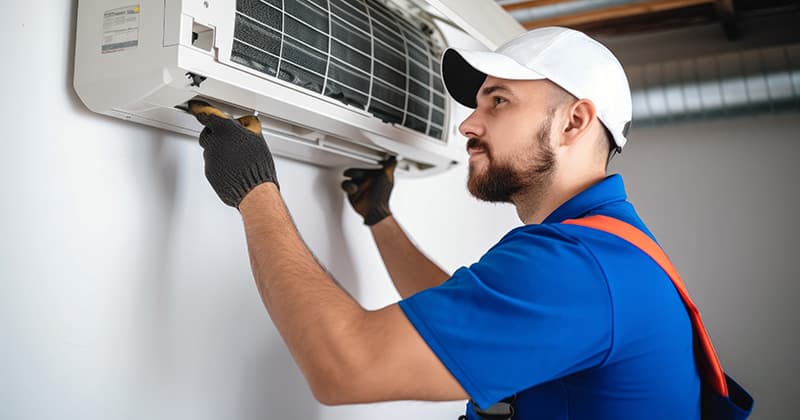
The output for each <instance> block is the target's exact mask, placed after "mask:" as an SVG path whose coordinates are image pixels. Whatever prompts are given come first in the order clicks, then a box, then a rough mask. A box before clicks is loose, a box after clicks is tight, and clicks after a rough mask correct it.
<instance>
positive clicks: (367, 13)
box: [75, 0, 521, 174]
mask: <svg viewBox="0 0 800 420" xmlns="http://www.w3.org/2000/svg"><path fill="white" fill-rule="evenodd" d="M430 6H434V7H435V8H436V10H437V12H436V13H432V11H433V9H432V8H431V7H430ZM464 8H466V9H464ZM434 15H439V16H441V17H444V19H445V20H447V21H448V22H450V23H451V24H455V25H457V26H458V27H460V28H462V29H463V30H465V31H467V32H468V33H469V34H471V35H473V36H474V37H476V38H477V39H479V40H481V41H483V42H484V43H485V44H487V46H488V47H494V46H496V45H498V44H500V43H501V42H503V41H505V40H506V39H508V38H510V37H512V36H514V35H515V34H516V33H518V32H520V31H521V28H520V27H519V25H518V24H517V23H516V22H515V21H514V20H513V18H511V17H510V16H509V15H508V14H507V13H505V12H504V11H503V10H502V9H501V8H500V7H499V6H497V5H496V4H495V3H494V2H493V1H491V0H482V1H454V0H428V1H426V0H413V1H409V0H397V1H377V0H79V2H78V24H77V28H78V29H77V39H76V59H75V89H76V91H77V92H78V95H79V96H80V98H81V99H82V100H83V102H84V103H85V104H86V106H87V107H89V109H91V110H92V111H95V112H98V113H101V114H105V115H110V116H113V117H117V118H122V119H126V120H131V121H135V122H139V123H143V124H147V125H151V126H156V127H161V128H164V129H167V130H172V131H176V132H180V133H185V134H189V135H192V136H197V135H198V134H199V133H200V131H201V129H202V127H201V126H200V124H199V123H198V122H197V121H196V120H195V119H194V118H193V117H192V116H191V115H189V114H188V113H187V112H185V105H186V102H187V101H189V100H190V99H195V98H197V99H202V100H205V101H207V102H210V103H212V104H214V105H216V106H218V107H219V108H221V109H222V110H224V111H227V112H228V113H230V114H231V115H234V116H240V115H244V114H253V113H255V114H257V115H259V118H260V119H261V122H262V126H263V127H264V131H265V136H266V138H267V139H268V142H269V144H270V148H271V149H272V151H273V153H275V154H276V155H279V156H284V157H289V158H293V159H299V160H302V161H305V162H311V163H314V164H317V165H321V166H332V167H333V166H335V167H339V166H350V165H364V164H365V163H368V164H374V163H376V162H378V161H380V160H382V159H384V158H386V157H388V156H389V155H394V156H397V157H398V160H399V168H400V169H401V170H402V171H406V172H409V173H413V174H427V173H434V172H437V171H440V170H443V169H446V168H448V167H450V166H451V165H452V164H454V163H456V162H457V161H459V160H460V159H462V156H463V155H464V152H463V149H461V148H460V147H459V148H453V147H448V138H449V134H450V133H451V132H452V130H451V129H450V127H451V125H450V121H449V115H450V112H449V111H450V105H449V104H450V101H449V99H448V97H447V94H446V92H445V91H444V87H443V86H442V81H441V76H440V74H439V72H440V70H439V58H440V55H441V52H442V50H443V48H444V47H445V46H446V45H445V40H444V38H443V36H442V35H441V33H440V32H439V30H438V29H437V26H436V25H435V24H434V22H433V20H432V19H433V18H432V16H434Z"/></svg>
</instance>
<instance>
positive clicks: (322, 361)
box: [239, 183, 366, 390]
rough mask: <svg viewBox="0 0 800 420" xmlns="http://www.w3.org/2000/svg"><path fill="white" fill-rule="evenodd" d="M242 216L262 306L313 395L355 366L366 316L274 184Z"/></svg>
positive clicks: (260, 190)
mask: <svg viewBox="0 0 800 420" xmlns="http://www.w3.org/2000/svg"><path fill="white" fill-rule="evenodd" d="M239 210H240V211H241V214H242V219H243V221H244V226H245V233H246V235H247V244H248V250H249V254H250V263H251V266H252V270H253V276H254V277H255V280H256V284H257V286H258V290H259V293H260V295H261V298H262V300H263V301H264V304H265V306H266V308H267V311H268V312H269V314H270V317H271V318H272V320H273V322H274V323H275V326H276V327H277V328H278V331H279V332H280V334H281V336H282V337H283V339H284V341H286V344H287V346H288V347H289V350H290V352H291V353H292V355H293V357H294V358H295V361H296V362H297V364H298V365H299V366H300V369H301V370H302V371H303V373H304V375H305V376H306V379H307V380H308V381H309V384H310V385H311V388H312V390H314V389H315V387H316V386H315V385H316V384H319V383H324V382H326V381H329V380H330V378H331V377H335V376H337V375H338V373H337V370H338V369H339V368H340V367H341V366H343V365H345V366H346V365H349V364H351V363H350V362H349V361H348V359H349V358H350V357H351V355H349V354H348V353H350V350H349V349H348V348H347V343H350V344H351V345H352V344H355V343H357V342H358V340H356V339H355V337H356V335H357V334H358V330H359V322H360V320H361V319H363V316H364V315H365V313H366V311H365V310H364V309H363V308H362V307H361V306H360V305H359V304H358V303H357V302H355V301H354V300H353V299H352V298H351V297H350V296H349V295H348V294H347V293H346V292H345V291H344V290H342V289H341V288H340V287H339V286H338V285H337V284H336V283H335V282H334V281H333V279H332V278H331V277H330V276H329V275H328V274H327V272H326V271H325V270H324V269H323V268H322V267H321V266H320V265H319V264H318V263H317V261H316V259H315V258H314V256H313V255H312V254H311V252H310V251H309V250H308V248H307V247H306V246H305V244H304V243H303V241H302V239H301V238H300V235H299V234H298V233H297V230H296V228H295V226H294V223H293V222H292V220H291V217H290V216H289V212H288V211H287V209H286V207H285V205H284V202H283V199H282V198H281V196H280V193H279V192H278V190H277V188H276V187H275V185H274V184H271V183H265V184H261V185H259V186H258V187H256V188H255V189H253V190H252V191H251V192H250V193H249V194H247V196H246V197H245V199H244V200H242V203H241V205H240V206H239Z"/></svg>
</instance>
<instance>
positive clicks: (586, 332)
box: [400, 175, 700, 420]
mask: <svg viewBox="0 0 800 420" xmlns="http://www.w3.org/2000/svg"><path fill="white" fill-rule="evenodd" d="M595 214H601V215H605V216H610V217H615V218H617V219H620V220H623V221H625V222H627V223H630V224H632V225H634V226H636V227H638V228H639V229H641V230H643V231H644V232H645V233H647V234H648V235H650V237H652V236H653V235H652V233H650V231H649V230H647V228H646V227H645V226H644V224H643V223H642V221H641V220H640V219H639V217H638V216H637V214H636V212H635V210H634V208H633V206H632V205H631V204H630V203H629V202H628V201H627V195H626V193H625V187H624V185H623V182H622V177H620V176H619V175H612V176H609V177H608V178H606V179H605V180H603V181H601V182H599V183H597V184H595V185H594V186H592V187H590V188H588V189H586V190H585V191H583V192H581V193H580V194H578V195H576V196H575V197H573V198H572V199H570V200H569V201H567V202H566V203H564V204H563V205H562V206H561V207H559V208H558V209H557V210H556V211H555V212H553V213H552V214H551V215H550V216H549V217H548V218H547V219H546V220H545V221H544V222H543V223H541V224H536V225H525V226H520V227H518V228H516V229H513V230H512V231H510V232H509V233H508V234H506V235H505V236H504V237H503V238H502V239H501V240H500V242H498V243H497V244H496V245H494V246H493V247H492V248H491V249H489V251H488V252H487V253H486V254H485V255H484V256H483V257H481V259H480V260H479V261H478V262H476V263H474V264H472V265H470V266H469V267H462V268H459V269H458V270H457V271H456V272H455V273H454V274H453V276H452V277H451V278H450V279H449V280H447V281H446V282H445V283H443V284H442V285H440V286H437V287H434V288H431V289H427V290H424V291H421V292H419V293H417V294H415V295H413V296H411V297H409V298H408V299H405V300H403V301H401V302H400V307H401V308H402V309H403V311H404V312H405V314H406V316H407V317H408V319H409V321H411V323H412V324H413V325H414V327H416V329H417V331H418V332H419V334H420V335H421V336H422V338H423V339H424V340H425V341H426V342H427V344H428V346H430V348H431V349H432V350H433V352H434V353H436V355H437V356H438V357H439V359H440V360H441V361H442V363H443V364H444V365H445V366H446V367H447V369H449V370H450V372H451V373H452V374H453V376H455V378H456V379H457V380H458V382H459V383H460V384H461V386H462V387H463V388H464V390H465V391H466V392H467V393H468V394H469V395H470V397H471V398H472V400H473V401H475V403H476V404H478V406H479V407H483V408H487V407H489V406H491V405H492V404H494V403H496V402H497V401H499V400H501V399H503V398H505V397H508V396H511V395H514V394H516V395H517V400H516V403H515V406H516V412H517V416H516V417H515V419H593V420H595V419H623V418H624V419H648V420H653V419H682V420H691V419H699V418H700V379H699V376H698V373H697V370H696V368H695V364H694V356H693V350H692V326H691V322H690V320H689V316H688V314H687V312H686V309H685V308H684V306H683V303H682V301H681V299H680V296H679V295H678V293H677V292H676V290H675V288H674V287H673V285H672V283H671V281H670V279H669V277H668V276H667V275H666V274H665V273H664V271H663V270H662V269H661V268H660V267H659V266H658V265H657V264H656V263H655V262H654V261H653V260H652V259H650V258H649V257H648V256H647V255H645V254H644V253H642V252H641V251H640V250H638V249H636V248H634V246H633V245H631V244H629V243H627V242H625V241H624V240H622V239H620V238H618V237H616V236H613V235H611V234H608V233H605V232H600V231H597V230H593V229H589V228H586V227H582V226H575V225H564V224H560V222H562V221H564V220H566V219H573V218H580V217H583V216H588V215H595ZM467 416H468V418H470V419H477V416H476V415H475V413H474V411H473V409H472V406H471V404H469V405H468V406H467Z"/></svg>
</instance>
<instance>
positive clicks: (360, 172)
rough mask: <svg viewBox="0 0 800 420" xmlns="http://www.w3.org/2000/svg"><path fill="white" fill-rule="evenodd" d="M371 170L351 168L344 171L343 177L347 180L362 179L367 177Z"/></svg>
mask: <svg viewBox="0 0 800 420" xmlns="http://www.w3.org/2000/svg"><path fill="white" fill-rule="evenodd" d="M369 170H370V169H362V168H349V169H347V170H345V171H344V173H343V175H344V176H345V177H347V178H353V179H361V178H364V177H365V176H366V175H367V171H369Z"/></svg>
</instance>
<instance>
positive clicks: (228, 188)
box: [189, 101, 278, 208]
mask: <svg viewBox="0 0 800 420" xmlns="http://www.w3.org/2000/svg"><path fill="white" fill-rule="evenodd" d="M189 112H190V113H192V115H194V116H195V117H196V118H197V120H198V121H200V123H201V124H203V125H204V126H205V129H203V132H201V133H200V146H201V147H202V148H203V159H204V160H205V162H206V179H208V182H209V183H211V187H212V188H214V191H216V193H217V195H218V196H219V198H220V199H222V201H223V202H224V203H225V204H227V205H229V206H231V207H236V208H239V203H241V201H242V199H243V198H244V196H245V195H247V193H248V192H250V190H252V189H253V188H255V187H256V186H257V185H259V184H262V183H264V182H272V183H274V184H275V185H276V186H277V185H278V178H277V176H276V174H275V163H274V162H273V160H272V154H271V153H270V151H269V148H268V147H267V142H266V140H264V136H263V135H262V134H261V123H260V122H259V121H258V118H257V117H255V116H252V115H248V116H244V117H241V118H239V119H236V120H235V119H231V118H230V117H228V116H227V115H225V114H224V113H223V112H222V111H220V110H218V109H216V108H214V107H212V106H211V105H209V104H207V103H205V102H202V101H189Z"/></svg>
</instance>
